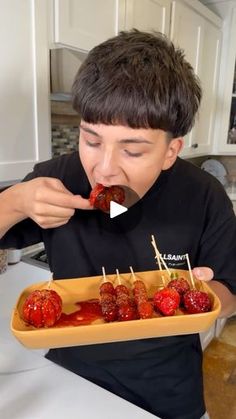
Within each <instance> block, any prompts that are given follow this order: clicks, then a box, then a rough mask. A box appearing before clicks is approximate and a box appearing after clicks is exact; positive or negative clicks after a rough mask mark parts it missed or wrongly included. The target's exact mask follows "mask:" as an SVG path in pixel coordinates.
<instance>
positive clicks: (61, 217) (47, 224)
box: [0, 177, 91, 238]
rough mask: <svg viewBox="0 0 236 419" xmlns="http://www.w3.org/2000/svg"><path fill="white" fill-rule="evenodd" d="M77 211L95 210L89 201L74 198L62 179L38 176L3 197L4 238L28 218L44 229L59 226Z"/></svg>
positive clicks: (0, 216)
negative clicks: (12, 228) (9, 231)
mask: <svg viewBox="0 0 236 419" xmlns="http://www.w3.org/2000/svg"><path fill="white" fill-rule="evenodd" d="M75 209H91V205H90V203H89V200H88V199H84V198H82V197H81V196H80V195H73V194H72V193H71V192H70V191H69V190H68V189H66V188H65V186H64V185H63V183H62V182H61V181H60V180H59V179H55V178H49V177H38V178H35V179H32V180H29V181H26V182H22V183H19V184H17V185H14V186H12V187H10V188H8V189H6V190H5V191H3V192H2V193H1V194H0V238H1V237H3V236H4V234H5V233H6V232H7V231H8V230H9V229H10V228H11V227H12V226H14V225H15V224H17V223H18V222H20V221H22V220H24V219H25V218H28V217H29V218H31V219H32V220H33V221H35V222H36V224H38V225H39V226H40V227H41V228H55V227H59V226H61V225H63V224H66V223H67V222H68V221H69V219H70V218H71V217H72V216H73V215H74V212H75Z"/></svg>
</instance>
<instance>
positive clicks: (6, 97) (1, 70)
mask: <svg viewBox="0 0 236 419" xmlns="http://www.w3.org/2000/svg"><path fill="white" fill-rule="evenodd" d="M46 3H47V0H39V1H38V0H37V1H30V0H27V1H26V0H25V1H23V2H19V1H18V0H11V1H9V2H5V4H4V7H2V8H1V13H0V37H1V39H2V40H5V41H4V42H2V44H1V60H0V74H1V77H0V90H1V101H0V125H1V140H0V182H1V183H4V182H11V181H12V180H18V179H21V178H22V177H23V176H24V175H25V174H26V173H28V172H29V171H31V169H32V167H33V166H34V164H35V163H36V162H38V161H39V160H45V159H47V158H49V157H50V150H51V146H50V124H49V115H50V114H49V77H48V75H49V58H48V53H49V51H48V39H47V26H46V21H47V19H46V15H45V13H46V8H47V4H46Z"/></svg>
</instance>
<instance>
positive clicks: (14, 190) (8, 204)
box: [0, 184, 26, 238]
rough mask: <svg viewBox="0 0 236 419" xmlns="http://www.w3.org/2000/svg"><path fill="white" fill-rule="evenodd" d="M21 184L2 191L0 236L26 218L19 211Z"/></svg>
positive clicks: (0, 195) (0, 200)
mask: <svg viewBox="0 0 236 419" xmlns="http://www.w3.org/2000/svg"><path fill="white" fill-rule="evenodd" d="M20 189H21V184H17V185H14V186H12V187H10V188H8V189H6V190H5V191H3V192H1V193H0V238H1V237H3V236H4V235H5V233H6V232H7V231H8V230H9V229H10V228H11V227H13V226H14V225H15V224H17V223H18V222H20V221H22V220H24V218H26V217H25V216H24V215H23V214H22V213H21V212H19V203H18V201H19V195H20Z"/></svg>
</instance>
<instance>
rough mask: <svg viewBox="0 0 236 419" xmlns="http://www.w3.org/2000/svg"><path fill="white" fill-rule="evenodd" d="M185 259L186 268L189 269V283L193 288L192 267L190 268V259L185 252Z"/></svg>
mask: <svg viewBox="0 0 236 419" xmlns="http://www.w3.org/2000/svg"><path fill="white" fill-rule="evenodd" d="M185 256H186V260H187V264H188V270H189V276H190V281H191V284H192V287H193V288H195V282H194V279H193V274H192V268H191V265H190V260H189V255H188V253H186V255H185Z"/></svg>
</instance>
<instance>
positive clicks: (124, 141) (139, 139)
mask: <svg viewBox="0 0 236 419" xmlns="http://www.w3.org/2000/svg"><path fill="white" fill-rule="evenodd" d="M80 128H81V129H82V130H83V131H85V132H88V133H89V134H93V135H95V136H96V137H98V138H102V136H101V135H100V134H98V133H97V132H96V131H94V130H92V129H91V128H88V127H85V126H83V125H80ZM119 143H121V144H129V143H136V144H139V143H146V144H152V142H151V141H148V140H147V139H146V138H144V137H131V138H123V139H122V140H119Z"/></svg>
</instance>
